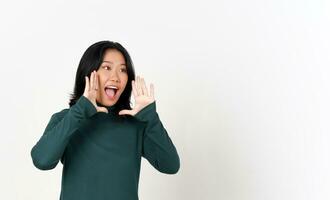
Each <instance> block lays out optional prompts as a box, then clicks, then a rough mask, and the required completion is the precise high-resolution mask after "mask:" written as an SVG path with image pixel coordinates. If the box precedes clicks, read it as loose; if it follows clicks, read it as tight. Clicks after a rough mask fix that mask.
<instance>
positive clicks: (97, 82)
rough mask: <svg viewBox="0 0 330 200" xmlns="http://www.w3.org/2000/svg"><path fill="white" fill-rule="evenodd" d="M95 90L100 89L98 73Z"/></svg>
mask: <svg viewBox="0 0 330 200" xmlns="http://www.w3.org/2000/svg"><path fill="white" fill-rule="evenodd" d="M95 82H96V83H95V90H98V89H99V77H98V76H97V72H96V73H95Z"/></svg>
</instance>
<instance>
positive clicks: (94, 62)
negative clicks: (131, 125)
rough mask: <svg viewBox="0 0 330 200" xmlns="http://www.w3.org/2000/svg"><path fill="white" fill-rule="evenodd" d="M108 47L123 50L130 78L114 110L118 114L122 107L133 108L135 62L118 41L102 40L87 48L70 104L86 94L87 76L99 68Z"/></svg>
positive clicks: (78, 71) (81, 61)
mask: <svg viewBox="0 0 330 200" xmlns="http://www.w3.org/2000/svg"><path fill="white" fill-rule="evenodd" d="M107 49H116V50H118V51H119V52H121V53H122V54H123V56H124V58H125V62H126V67H127V75H128V80H127V84H126V87H125V90H124V91H123V93H122V94H121V95H120V98H119V99H118V101H117V103H116V106H115V109H114V112H115V114H117V115H118V112H119V111H120V110H122V109H127V110H131V109H132V108H131V101H130V98H131V92H132V84H131V82H132V80H135V71H134V66H133V62H132V60H131V57H130V55H129V53H128V52H127V50H126V49H125V48H124V47H123V46H122V45H121V44H120V43H118V42H113V41H108V40H106V41H100V42H96V43H94V44H92V45H91V46H90V47H88V48H87V50H86V51H85V53H84V54H83V56H82V57H81V59H80V62H79V66H78V69H77V72H76V79H75V85H74V90H73V93H71V94H70V102H69V106H70V107H71V106H73V105H74V104H75V103H76V102H77V100H78V99H79V98H80V97H81V96H82V95H83V94H84V90H85V76H88V77H89V78H90V75H91V73H92V71H93V70H96V71H97V70H98V69H99V67H100V66H101V63H102V61H103V58H104V53H105V51H106V50H107Z"/></svg>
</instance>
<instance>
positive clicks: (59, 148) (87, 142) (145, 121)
mask: <svg viewBox="0 0 330 200" xmlns="http://www.w3.org/2000/svg"><path fill="white" fill-rule="evenodd" d="M132 90H133V95H134V99H135V105H134V107H133V108H131V106H130V96H131V92H132ZM69 106H70V107H69V108H66V109H63V110H61V111H59V112H56V113H54V114H53V115H52V116H51V118H50V121H49V123H48V124H47V127H46V128H45V130H44V133H43V135H42V136H41V138H40V139H39V141H38V142H37V143H36V144H35V145H34V147H33V148H32V149H31V157H32V160H33V164H34V165H35V166H36V167H37V168H38V169H41V170H50V169H53V168H55V167H56V165H57V164H58V162H59V161H61V163H62V164H63V171H62V185H61V195H60V199H61V200H78V199H79V200H87V199H88V200H111V199H114V200H122V199H123V200H137V199H138V183H139V175H140V164H141V156H142V157H144V158H146V159H147V160H148V161H149V163H150V164H151V165H152V166H153V167H154V168H155V169H157V170H158V171H159V172H162V173H166V174H175V173H177V172H178V170H179V168H180V159H179V156H178V153H177V150H176V148H175V146H174V144H173V143H172V141H171V139H170V137H169V135H168V133H167V131H166V129H165V128H164V126H163V125H162V122H161V121H160V118H159V116H158V113H157V112H156V101H155V99H154V86H153V84H150V90H148V88H147V87H146V84H145V81H144V79H143V78H142V77H139V76H137V77H136V80H135V72H134V68H133V63H132V61H131V58H130V56H129V54H128V52H127V51H126V49H125V48H124V47H123V46H122V45H121V44H119V43H117V42H111V41H100V42H97V43H95V44H93V45H91V46H90V47H89V48H88V49H87V50H86V51H85V53H84V54H83V56H82V58H81V60H80V63H79V66H78V69H77V73H76V79H75V87H74V92H73V94H72V96H71V99H70V103H69Z"/></svg>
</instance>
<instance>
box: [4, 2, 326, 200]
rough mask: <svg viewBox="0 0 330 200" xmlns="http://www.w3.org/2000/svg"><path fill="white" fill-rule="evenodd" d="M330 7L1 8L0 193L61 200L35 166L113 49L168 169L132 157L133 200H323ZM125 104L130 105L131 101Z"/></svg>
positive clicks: (55, 174) (56, 185)
mask: <svg viewBox="0 0 330 200" xmlns="http://www.w3.org/2000/svg"><path fill="white" fill-rule="evenodd" d="M329 13H330V2H329V1H326V0H299V1H298V0H250V1H245V0H219V1H210V0H204V1H162V2H160V1H159V2H157V1H135V2H133V1H131V2H128V1H100V0H96V1H95V0H93V1H64V0H61V1H41V0H40V1H36V0H32V1H22V0H21V1H6V2H4V1H2V2H1V3H0V26H1V37H0V44H1V45H0V57H1V61H0V62H1V78H0V84H1V138H0V153H1V168H0V169H1V170H0V177H1V178H0V181H1V182H0V194H1V199H6V200H7V199H8V200H9V199H19V200H26V199H33V200H39V199H40V200H44V199H59V194H60V184H61V172H62V171H61V170H62V164H61V163H59V164H58V165H57V166H56V168H55V169H53V170H48V171H41V170H38V169H37V168H35V167H34V166H33V163H32V159H31V156H30V151H31V148H32V147H33V145H34V144H35V143H36V142H37V141H38V140H39V138H40V137H41V134H42V133H43V131H44V128H45V127H46V125H47V123H48V121H49V119H50V116H51V115H52V114H53V113H54V112H57V111H59V110H61V109H63V108H67V107H68V100H69V93H71V92H72V90H73V84H74V78H75V72H76V69H77V66H78V63H79V60H80V58H81V56H82V54H83V52H84V51H85V50H86V48H87V47H88V46H90V45H91V44H93V43H95V42H97V41H100V40H113V41H117V42H120V43H121V44H122V45H123V46H124V47H125V48H126V49H127V50H128V52H129V53H130V54H131V57H132V59H133V63H134V65H135V70H136V73H137V75H141V76H143V77H144V78H145V80H146V82H147V84H149V83H151V82H152V83H154V85H155V97H156V101H157V110H158V113H159V115H160V118H161V120H162V122H163V124H164V126H165V128H166V129H167V131H168V133H169V135H170V137H171V139H172V140H173V142H174V144H175V145H176V147H177V150H178V153H179V156H180V159H181V168H180V171H179V172H178V173H177V174H175V175H166V174H162V173H160V172H158V171H156V170H155V169H154V168H153V167H152V166H151V165H150V164H149V163H148V162H147V160H145V159H142V166H141V174H140V185H139V196H140V199H141V200H154V199H157V200H165V199H173V200H186V199H189V200H204V199H205V200H220V199H223V200H265V199H267V200H298V199H299V200H327V199H330V190H329V188H330V156H329V155H330V152H329V151H330V135H329V133H330V125H329V124H330V123H329V121H330V116H329V113H330V106H329V102H330V94H329V89H330V87H329V86H330V80H329V75H330V69H329V65H330V56H329V55H330V39H329V38H330V37H329V36H330V23H329V22H330V14H329ZM132 100H134V98H132Z"/></svg>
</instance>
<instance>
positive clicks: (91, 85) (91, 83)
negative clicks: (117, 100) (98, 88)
mask: <svg viewBox="0 0 330 200" xmlns="http://www.w3.org/2000/svg"><path fill="white" fill-rule="evenodd" d="M89 89H90V90H92V91H93V90H94V72H92V73H91V80H90V82H89Z"/></svg>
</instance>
